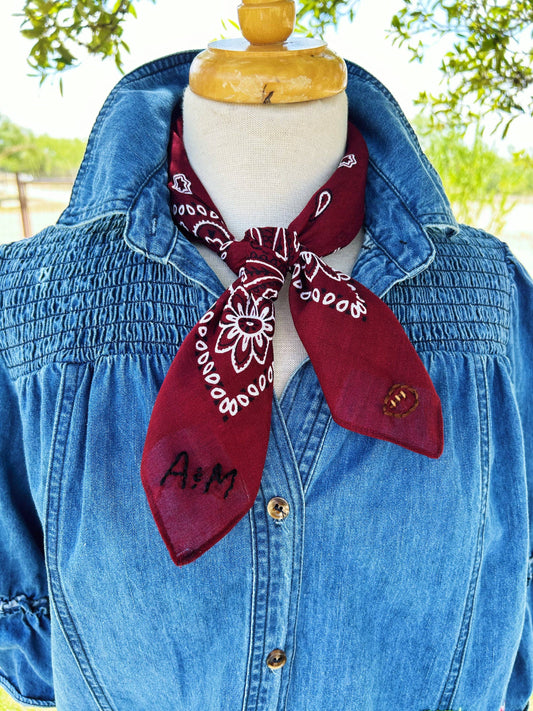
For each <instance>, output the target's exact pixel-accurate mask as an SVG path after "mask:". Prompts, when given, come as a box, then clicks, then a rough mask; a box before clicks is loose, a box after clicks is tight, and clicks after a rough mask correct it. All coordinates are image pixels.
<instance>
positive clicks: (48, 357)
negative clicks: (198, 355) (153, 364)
mask: <svg viewBox="0 0 533 711" xmlns="http://www.w3.org/2000/svg"><path fill="white" fill-rule="evenodd" d="M114 344H122V345H128V346H130V345H142V346H144V349H143V350H142V351H138V353H140V354H146V355H150V354H151V353H153V352H155V353H160V352H161V353H165V354H168V355H171V354H172V351H159V350H158V349H157V347H158V346H168V347H169V348H173V349H174V350H173V353H174V355H176V350H177V348H178V344H176V343H167V342H166V341H158V342H157V343H149V342H147V341H135V340H130V339H128V340H127V341H124V340H118V339H111V340H110V341H102V342H99V343H97V344H95V345H93V346H83V347H81V346H80V347H78V348H72V349H69V348H59V349H58V350H56V351H52V352H51V353H45V354H44V355H42V356H40V357H39V358H36V359H32V358H30V359H29V360H25V361H22V362H20V363H17V364H16V365H13V366H8V368H9V370H13V371H17V370H24V366H27V365H32V364H34V365H35V368H32V369H31V371H30V372H33V371H35V370H38V369H39V368H40V367H41V366H42V365H43V364H45V363H46V364H47V363H77V364H80V363H90V362H91V361H92V360H94V357H90V356H89V355H85V357H83V356H84V354H88V352H89V351H93V350H95V349H100V348H101V347H102V346H109V345H114ZM59 353H62V354H63V355H64V357H65V359H66V358H67V356H69V357H71V358H72V357H74V356H75V355H77V356H78V358H79V360H75V361H71V360H65V359H57V360H56V359H54V358H52V356H56V355H58V354H59ZM117 355H118V353H117Z"/></svg>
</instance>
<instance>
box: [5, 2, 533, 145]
mask: <svg viewBox="0 0 533 711" xmlns="http://www.w3.org/2000/svg"><path fill="white" fill-rule="evenodd" d="M23 1H24V0H1V1H0V67H1V68H2V69H1V70H0V113H1V114H4V115H6V116H8V117H9V118H10V119H11V120H12V121H14V122H15V123H17V124H19V125H21V126H24V127H25V128H29V129H31V130H32V131H33V132H34V133H38V134H40V133H47V134H49V135H51V136H56V137H63V138H74V137H78V138H84V139H85V138H87V137H88V135H89V132H90V130H91V127H92V125H93V123H94V121H95V119H96V117H97V115H98V112H99V110H100V108H101V106H102V104H103V102H104V100H105V98H106V96H107V95H108V94H109V92H110V91H111V89H112V88H113V86H114V85H115V84H116V82H117V81H118V80H119V79H120V78H121V74H120V72H119V71H118V69H117V68H116V67H115V64H114V62H113V60H112V59H111V60H107V61H102V60H101V59H99V58H94V57H85V58H83V61H82V62H81V64H80V66H78V67H76V68H75V69H72V70H69V71H68V72H66V73H64V74H63V96H61V94H60V92H59V85H58V81H57V80H52V81H50V80H47V81H46V82H45V84H44V85H43V86H41V87H39V80H38V79H37V78H34V77H30V76H28V74H29V73H30V72H31V69H30V67H29V66H28V64H27V62H26V58H27V55H28V52H29V49H30V47H31V42H30V41H29V40H26V39H24V38H23V37H22V36H21V34H20V32H19V28H20V23H21V18H20V17H16V16H14V15H15V14H16V13H20V12H21V10H22V7H23ZM402 4H403V3H402V0H360V4H359V7H358V11H357V15H356V18H355V21H354V22H353V23H350V22H349V21H348V20H347V19H344V20H342V21H341V25H340V27H339V28H338V29H337V30H332V31H331V32H328V34H327V36H326V40H327V42H328V45H329V46H330V47H331V49H333V50H334V51H335V52H337V53H338V54H340V55H341V56H343V57H344V58H345V59H349V60H351V61H354V62H356V63H357V64H360V65H361V66H363V67H364V68H365V69H366V70H367V71H369V72H370V73H372V74H374V76H376V77H377V78H378V79H379V80H380V81H382V82H383V83H384V84H385V86H387V88H388V89H389V90H390V91H391V92H392V94H393V95H394V96H395V97H396V99H397V100H398V102H399V104H400V106H401V107H402V109H403V110H404V112H405V113H406V115H407V117H408V118H410V119H411V118H412V117H413V116H414V115H415V114H416V113H417V109H416V108H415V106H414V104H413V101H414V99H415V98H416V97H417V96H418V93H419V92H420V91H422V90H428V91H433V92H434V91H435V90H436V88H437V85H438V82H439V79H440V77H439V72H438V64H439V50H438V48H434V49H433V50H430V51H429V53H428V55H427V57H426V59H425V61H424V63H423V64H415V63H411V62H409V53H408V51H407V49H406V48H400V47H397V46H393V45H392V41H391V40H390V39H387V36H386V32H387V29H388V26H389V23H390V18H391V17H392V15H393V14H394V12H395V11H397V10H398V9H399V7H401V6H402ZM237 5H238V0H193V1H191V0H188V2H185V0H157V1H156V3H155V4H154V3H152V2H150V1H149V0H139V1H138V2H137V5H136V8H137V14H138V19H137V20H136V19H135V18H134V17H131V18H128V20H127V22H126V25H125V30H124V35H123V38H124V40H125V41H126V42H127V43H128V45H129V47H130V49H131V53H130V54H124V57H123V59H124V69H125V71H126V72H129V71H131V70H133V69H135V68H136V67H138V66H140V65H142V64H144V63H146V62H148V61H150V60H152V59H157V58H158V57H162V56H165V55H167V54H172V53H174V52H179V51H183V50H187V49H200V48H203V47H205V46H206V45H207V43H208V42H210V41H212V40H213V39H217V38H219V37H220V36H222V35H225V36H237V31H236V30H235V29H234V28H231V27H229V28H228V30H224V28H223V26H222V20H227V19H233V20H235V21H236V19H237V10H236V8H237ZM496 141H497V144H499V143H500V141H499V139H496ZM506 143H507V145H509V147H512V148H514V149H516V150H518V149H526V150H529V151H533V119H532V118H531V117H529V118H526V117H521V118H519V119H517V120H516V121H515V122H514V124H513V125H512V128H511V131H510V132H509V136H508V139H507V142H506Z"/></svg>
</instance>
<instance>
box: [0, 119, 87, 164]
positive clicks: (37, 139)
mask: <svg viewBox="0 0 533 711" xmlns="http://www.w3.org/2000/svg"><path fill="white" fill-rule="evenodd" d="M84 151H85V142H84V141H82V140H80V139H67V138H51V137H50V136H46V135H43V136H36V135H34V134H33V133H32V132H31V131H29V130H28V129H25V128H22V127H21V126H17V125H16V124H15V123H13V122H12V121H10V120H9V118H7V116H2V115H1V114H0V171H5V172H7V173H26V174H30V175H32V176H34V177H39V178H40V177H61V178H65V177H69V176H72V177H74V176H75V175H76V172H77V170H78V168H79V165H80V163H81V159H82V158H83V153H84Z"/></svg>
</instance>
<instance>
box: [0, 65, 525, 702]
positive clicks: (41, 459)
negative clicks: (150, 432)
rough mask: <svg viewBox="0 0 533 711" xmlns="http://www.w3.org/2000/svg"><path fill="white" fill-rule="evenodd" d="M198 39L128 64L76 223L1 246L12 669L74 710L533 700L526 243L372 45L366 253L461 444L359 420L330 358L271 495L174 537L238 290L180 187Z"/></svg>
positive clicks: (0, 499)
mask: <svg viewBox="0 0 533 711" xmlns="http://www.w3.org/2000/svg"><path fill="white" fill-rule="evenodd" d="M192 56H193V54H191V53H184V54H178V55H175V56H173V57H168V58H165V59H163V60H160V61H158V62H155V63H152V64H150V65H147V66H145V67H142V68H141V69H139V70H137V71H136V72H134V73H133V74H132V75H130V76H128V77H126V78H125V79H124V80H123V81H122V82H120V84H119V85H118V87H117V88H116V89H115V90H114V92H113V93H112V95H111V97H110V98H109V100H108V101H107V102H106V104H105V106H104V108H103V110H102V113H101V114H100V117H99V119H98V121H97V123H96V125H95V129H94V131H93V134H92V136H91V139H90V141H89V147H88V151H87V155H86V158H85V161H84V164H83V166H82V168H81V170H80V174H79V176H78V180H77V183H76V186H75V188H74V191H73V197H72V201H71V204H70V206H69V208H68V209H67V210H66V211H65V213H64V214H63V216H62V217H61V218H60V221H59V223H58V224H57V225H56V226H53V227H50V228H48V229H46V230H44V231H43V232H42V233H40V234H39V235H37V236H35V237H34V238H32V239H31V240H28V241H25V242H20V243H16V244H13V245H8V246H6V247H3V248H2V249H1V251H0V257H1V259H0V300H1V304H0V306H1V308H0V315H1V323H0V378H1V381H2V387H1V391H0V392H1V398H0V403H1V404H0V407H1V412H2V415H3V417H2V422H3V427H2V429H1V430H0V445H1V447H2V452H1V457H0V462H1V466H0V530H1V533H2V535H1V536H0V684H2V685H3V686H4V687H5V688H6V689H7V690H8V692H9V693H11V694H12V695H13V696H14V697H15V698H17V699H18V700H19V701H22V702H24V703H27V704H29V705H33V706H41V707H47V706H48V707H49V706H52V705H54V704H56V705H57V708H58V709H59V711H73V710H74V709H84V711H85V710H86V709H87V710H88V711H93V710H105V711H108V710H113V711H129V710H130V709H136V711H144V710H146V711H148V710H149V709H152V708H154V707H156V708H158V709H160V711H176V709H179V710H180V711H181V710H183V711H219V710H220V709H222V710H223V711H226V710H227V711H234V710H237V709H242V710H243V711H244V710H246V711H251V710H252V709H253V710H254V711H267V710H268V711H270V710H272V711H281V709H284V710H286V711H301V709H304V708H305V709H306V711H318V709H323V708H328V709H330V710H331V711H341V710H342V711H344V710H350V711H351V710H353V711H363V710H364V711H378V709H379V710H381V709H383V708H387V709H391V711H396V710H398V711H400V710H401V711H427V710H429V709H431V710H433V711H436V710H437V709H453V710H454V711H458V710H459V709H462V711H492V709H494V711H498V710H499V709H500V707H501V706H502V705H503V703H505V708H506V711H523V709H524V708H525V707H526V705H527V700H528V698H529V696H530V694H531V692H532V689H533V636H532V625H531V558H530V555H531V543H530V540H531V539H530V528H529V522H530V521H531V520H533V519H532V517H531V515H530V514H529V513H528V505H529V504H528V502H529V501H531V496H532V495H533V491H532V490H531V481H532V472H531V462H532V461H533V460H532V457H533V452H532V438H531V436H530V433H531V431H533V408H531V406H530V404H529V399H530V392H531V390H532V385H533V383H532V379H533V377H532V372H531V370H532V369H531V363H530V361H531V355H530V354H531V353H532V352H533V350H532V349H533V342H532V341H533V338H532V334H533V327H532V320H531V314H532V306H533V304H532V301H533V285H532V282H531V280H530V278H529V277H528V275H527V274H526V273H525V271H524V270H523V268H522V267H521V266H520V265H519V264H518V263H517V262H516V260H515V259H514V257H513V256H512V255H511V254H510V253H509V251H508V249H507V247H506V246H505V245H503V244H502V243H501V242H499V241H498V240H497V239H495V238H494V237H492V236H490V235H487V234H485V233H484V232H482V231H480V230H477V229H475V228H472V227H465V226H460V225H457V224H456V223H455V220H454V219H453V216H452V215H451V212H450V209H449V205H448V203H447V200H446V198H445V196H444V193H443V191H442V186H441V185H440V182H439V180H438V178H437V176H436V174H435V173H434V171H433V169H432V168H431V166H430V165H429V163H428V162H427V159H426V158H425V156H424V155H423V154H422V152H421V150H420V148H419V146H418V143H417V142H416V138H415V137H414V134H413V133H412V131H411V129H410V127H409V126H408V124H407V122H406V120H405V118H404V117H403V115H402V114H401V112H400V110H399V108H398V106H397V105H396V103H395V102H394V100H393V99H392V97H391V96H390V94H389V93H388V92H387V91H386V89H384V88H383V87H382V86H381V85H380V84H379V83H378V82H377V81H376V80H375V79H374V78H373V77H371V76H370V75H368V74H367V73H366V72H364V71H363V70H362V69H360V68H359V67H356V66H355V65H353V64H350V63H349V64H348V72H349V85H348V90H347V91H348V97H349V101H350V119H351V120H352V121H353V122H354V123H355V124H356V125H357V126H358V127H359V129H360V130H361V131H362V133H363V134H364V136H365V140H366V141H367V144H368V146H369V154H370V165H369V180H368V185H367V192H366V199H367V213H366V223H365V234H366V239H365V242H364V245H363V248H362V250H361V253H360V255H359V258H358V260H357V262H356V265H355V267H354V271H353V277H354V278H355V279H356V280H358V281H360V282H362V283H363V284H365V286H367V287H368V288H370V289H371V290H373V291H374V292H375V293H377V294H378V295H379V296H381V297H382V298H383V299H384V300H385V302H386V303H387V304H388V305H389V306H390V308H391V309H392V310H393V311H394V313H395V315H396V316H397V318H398V319H399V321H400V322H401V324H402V326H403V327H404V329H405V330H406V332H407V334H408V336H409V338H410V339H411V341H412V342H413V344H414V346H415V348H416V349H417V351H418V353H419V355H420V357H421V359H422V361H423V363H424V365H425V367H426V368H427V370H428V372H429V374H430V376H431V378H432V380H433V383H434V384H435V387H436V390H437V392H438V394H439V396H440V399H441V402H442V406H443V415H444V441H445V447H444V452H443V454H442V456H441V458H440V459H438V460H430V459H428V458H427V457H423V456H421V455H418V454H416V453H413V452H410V451H408V450H406V449H403V448H401V447H398V446H396V445H394V444H391V443H387V442H383V441H378V440H375V439H372V438H368V437H365V436H363V435H357V434H354V433H352V432H348V431H346V430H344V429H342V428H341V427H339V426H337V425H336V424H335V423H334V422H333V421H332V419H331V415H330V413H329V410H328V407H327V404H326V403H325V401H324V398H323V395H322V393H321V390H320V387H319V385H318V382H317V379H316V376H315V374H314V372H313V369H312V367H311V365H310V363H309V361H306V362H304V363H303V364H302V365H301V366H300V367H299V368H298V369H297V371H296V372H295V374H294V375H293V377H292V378H291V379H290V381H289V383H288V385H287V387H286V388H285V390H284V392H283V394H282V396H281V397H279V398H274V404H273V417H272V425H271V433H270V440H269V450H268V454H267V461H266V465H265V470H264V473H263V479H262V484H261V488H260V491H259V495H258V497H257V500H256V502H255V504H254V506H253V507H252V509H251V511H250V512H249V514H247V516H245V517H244V518H243V519H242V520H241V521H240V522H239V523H238V524H237V526H236V527H235V528H234V529H233V530H232V531H231V532H230V534H228V536H226V537H225V538H224V539H223V540H222V541H220V542H219V543H218V544H217V545H216V546H214V548H212V549H211V550H209V551H207V552H206V553H205V554H204V555H203V556H202V557H201V558H200V559H198V560H197V561H194V563H191V564H190V565H188V566H185V567H183V568H177V567H176V566H174V564H173V563H172V561H171V560H170V558H169V556H168V554H167V551H166V549H165V547H164V544H163V542H162V541H161V538H160V536H159V533H158V531H157V528H156V526H155V523H154V521H153V519H152V516H151V513H150V511H149V508H148V505H147V502H146V498H145V496H144V491H143V489H142V485H141V481H140V474H139V471H140V460H141V454H142V448H143V443H144V437H145V434H146V428H147V425H148V421H149V418H150V414H151V410H152V407H153V403H154V401H155V397H156V395H157V392H158V390H159V388H160V386H161V383H162V381H163V379H164V376H165V374H166V372H167V370H168V368H169V366H170V363H171V362H172V359H173V357H174V356H175V353H176V351H177V348H178V347H179V344H180V343H181V342H182V340H183V339H184V338H185V336H186V334H187V333H188V332H189V330H190V329H191V327H192V326H193V325H194V324H195V323H196V322H197V321H198V319H199V318H200V317H201V315H202V314H203V313H204V312H205V311H206V310H207V309H208V308H209V307H210V306H211V305H212V303H213V302H214V301H215V300H216V298H217V297H218V296H219V295H220V293H222V291H223V287H222V285H221V284H220V282H219V281H218V279H217V278H216V277H215V275H214V274H213V272H212V271H211V270H210V269H209V268H208V267H207V265H206V263H205V262H204V260H203V259H201V257H200V256H199V254H198V251H197V250H196V249H195V247H194V246H193V245H191V244H190V243H189V242H188V241H187V240H186V239H185V237H184V236H183V235H181V234H180V233H179V232H178V231H177V230H176V229H175V227H174V225H173V223H172V220H171V216H170V212H169V205H168V191H167V188H166V180H165V178H166V148H167V139H168V126H169V122H170V116H171V113H172V110H173V108H174V105H175V104H176V103H177V102H178V101H179V97H180V96H181V93H182V92H183V89H184V87H185V86H186V83H187V77H188V67H189V62H190V61H191V59H192ZM119 125H120V126H123V127H124V126H125V127H126V128H128V131H127V134H128V144H129V150H125V146H124V145H122V144H121V140H122V138H121V135H120V132H118V131H117V126H119ZM528 489H529V493H530V495H529V496H528ZM275 496H281V497H283V498H285V499H286V500H287V501H288V502H289V505H290V513H289V515H288V516H287V518H285V519H284V520H283V521H275V520H274V519H273V518H271V517H270V516H269V514H268V512H267V504H268V502H269V501H270V499H271V498H272V497H275ZM276 648H279V649H282V650H284V652H285V654H286V655H287V662H286V664H285V665H284V666H283V667H282V668H280V669H278V670H276V671H272V670H270V669H269V668H268V667H267V665H266V658H267V656H268V654H269V653H270V652H271V651H272V650H273V649H276ZM221 699H223V702H221Z"/></svg>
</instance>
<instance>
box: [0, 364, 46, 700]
mask: <svg viewBox="0 0 533 711" xmlns="http://www.w3.org/2000/svg"><path fill="white" fill-rule="evenodd" d="M0 685H1V686H3V687H4V688H5V690H6V691H7V692H8V693H9V694H10V695H11V696H12V697H13V698H14V699H16V700H17V701H18V702H20V703H23V704H27V705H30V706H39V707H41V708H42V707H50V706H53V705H54V701H53V696H54V694H53V687H52V665H51V654H50V614H49V602H48V591H47V583H46V570H45V564H44V553H43V533H42V527H41V524H40V521H39V517H38V515H37V511H36V508H35V504H34V501H33V498H32V494H31V490H30V486H29V482H28V476H27V472H26V466H25V458H24V446H23V438H22V426H21V417H20V411H19V406H18V400H17V397H16V392H15V388H14V386H13V383H12V381H11V379H10V378H9V375H8V373H7V372H6V368H5V366H4V364H3V362H1V361H0Z"/></svg>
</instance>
